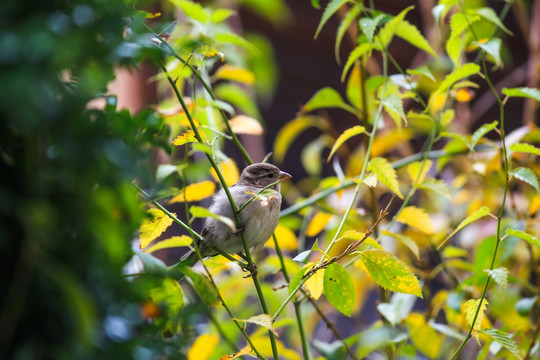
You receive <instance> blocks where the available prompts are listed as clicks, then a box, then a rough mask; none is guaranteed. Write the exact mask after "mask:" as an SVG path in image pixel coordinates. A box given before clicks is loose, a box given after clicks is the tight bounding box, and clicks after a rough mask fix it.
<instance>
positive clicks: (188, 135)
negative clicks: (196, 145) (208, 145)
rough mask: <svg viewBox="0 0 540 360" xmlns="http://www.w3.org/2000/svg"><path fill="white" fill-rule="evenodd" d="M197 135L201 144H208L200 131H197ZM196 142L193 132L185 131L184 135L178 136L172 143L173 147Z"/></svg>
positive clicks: (205, 136) (206, 137)
mask: <svg viewBox="0 0 540 360" xmlns="http://www.w3.org/2000/svg"><path fill="white" fill-rule="evenodd" d="M199 135H200V136H201V139H202V141H203V142H208V136H207V135H206V133H205V132H204V131H202V130H199ZM192 142H198V140H197V138H196V137H195V132H194V131H193V130H186V131H185V132H184V133H182V134H180V135H178V136H177V137H176V138H175V139H174V140H173V142H172V144H173V145H174V146H180V145H184V144H187V143H192Z"/></svg>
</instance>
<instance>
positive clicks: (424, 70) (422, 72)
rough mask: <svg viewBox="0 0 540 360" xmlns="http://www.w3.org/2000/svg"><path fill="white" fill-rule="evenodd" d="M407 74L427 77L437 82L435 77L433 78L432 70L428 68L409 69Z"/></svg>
mask: <svg viewBox="0 0 540 360" xmlns="http://www.w3.org/2000/svg"><path fill="white" fill-rule="evenodd" d="M407 74H410V75H421V76H425V77H427V78H428V79H430V80H431V81H435V77H434V76H433V74H432V72H431V70H429V68H428V67H427V66H419V67H417V68H416V69H407Z"/></svg>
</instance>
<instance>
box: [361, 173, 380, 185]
mask: <svg viewBox="0 0 540 360" xmlns="http://www.w3.org/2000/svg"><path fill="white" fill-rule="evenodd" d="M360 181H362V182H363V183H364V184H366V185H367V186H369V187H370V188H372V189H374V188H376V187H377V175H375V174H372V173H369V174H368V175H367V176H365V177H364V178H363V179H362V180H360Z"/></svg>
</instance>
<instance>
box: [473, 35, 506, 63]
mask: <svg viewBox="0 0 540 360" xmlns="http://www.w3.org/2000/svg"><path fill="white" fill-rule="evenodd" d="M473 44H475V45H476V46H478V47H479V48H481V49H482V50H484V51H485V52H486V53H487V54H488V55H489V56H491V58H492V59H493V62H494V63H495V65H497V66H502V60H501V45H502V41H501V39H498V38H493V39H489V41H487V42H486V43H482V42H478V41H475V42H473Z"/></svg>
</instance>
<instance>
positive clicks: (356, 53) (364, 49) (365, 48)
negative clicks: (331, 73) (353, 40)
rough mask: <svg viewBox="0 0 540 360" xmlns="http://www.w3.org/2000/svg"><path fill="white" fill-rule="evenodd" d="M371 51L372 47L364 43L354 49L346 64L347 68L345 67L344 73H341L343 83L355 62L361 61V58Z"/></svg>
mask: <svg viewBox="0 0 540 360" xmlns="http://www.w3.org/2000/svg"><path fill="white" fill-rule="evenodd" d="M369 50H370V46H369V44H368V43H362V44H360V45H358V46H357V47H355V48H354V50H353V51H351V53H350V54H349V57H348V58H347V62H346V63H345V66H344V67H343V72H342V73H341V81H344V80H345V76H346V75H347V72H348V71H349V69H350V67H351V66H352V65H353V64H354V62H355V61H356V60H357V59H359V58H360V57H361V56H363V55H365V54H367V53H368V52H369Z"/></svg>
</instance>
